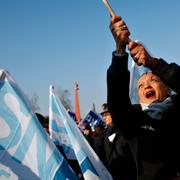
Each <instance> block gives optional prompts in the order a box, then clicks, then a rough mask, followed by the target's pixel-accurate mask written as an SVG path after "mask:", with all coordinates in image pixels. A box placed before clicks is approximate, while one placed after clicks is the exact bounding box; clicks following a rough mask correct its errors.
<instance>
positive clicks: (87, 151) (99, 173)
mask: <svg viewBox="0 0 180 180" xmlns="http://www.w3.org/2000/svg"><path fill="white" fill-rule="evenodd" d="M50 91H51V92H50V95H51V96H52V97H51V100H52V101H53V103H52V104H53V107H51V108H52V111H53V113H55V114H57V116H59V117H60V118H59V119H60V120H62V121H63V123H64V126H65V128H66V131H67V133H68V135H69V139H70V142H71V144H72V147H73V149H74V152H75V155H76V158H77V160H78V162H79V166H80V168H81V171H82V173H83V176H84V179H85V180H92V179H93V180H112V176H111V175H110V173H109V172H108V170H107V169H106V168H105V166H104V165H103V163H102V162H101V161H100V159H99V158H98V156H97V155H96V153H95V152H94V150H93V149H92V148H91V146H90V145H89V143H88V142H87V140H86V139H85V138H84V136H83V134H82V133H81V131H80V130H79V128H78V126H77V124H76V123H75V122H74V120H72V118H71V117H70V115H69V114H68V112H67V111H66V109H65V108H64V106H63V105H62V103H61V101H60V100H59V98H57V96H56V95H55V92H54V91H53V89H52V88H50Z"/></svg>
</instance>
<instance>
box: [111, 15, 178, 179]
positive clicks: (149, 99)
mask: <svg viewBox="0 0 180 180" xmlns="http://www.w3.org/2000/svg"><path fill="white" fill-rule="evenodd" d="M110 30H111V32H112V35H113V37H114V40H115V43H116V49H115V51H114V52H113V53H112V63H111V65H110V66H109V68H108V70H107V102H108V108H109V111H110V114H111V116H112V120H113V124H114V126H115V127H116V128H117V130H118V132H120V134H121V136H122V137H123V139H124V143H125V144H126V145H127V147H128V151H129V150H130V152H131V153H132V155H133V156H132V161H134V164H135V173H133V174H134V175H133V177H132V178H131V180H173V179H175V178H176V177H177V174H178V173H179V170H180V140H179V131H180V125H179V122H178V121H179V119H180V113H179V111H180V96H179V93H180V83H179V82H180V66H178V65H177V64H175V63H169V64H168V63H167V62H166V61H164V60H163V59H161V58H160V59H158V58H154V57H152V56H151V55H150V54H149V53H148V51H147V50H146V48H145V47H144V46H143V45H142V44H140V43H136V42H133V41H131V40H130V39H129V35H130V32H129V29H128V27H127V26H126V23H125V22H124V20H123V19H122V18H121V17H118V16H115V17H112V19H111V22H110ZM127 47H128V49H129V53H130V55H131V56H132V58H133V60H134V61H135V62H136V63H137V65H139V66H144V67H146V68H149V70H150V72H147V73H145V74H143V75H142V76H141V77H140V79H139V80H138V83H137V89H138V96H139V104H135V105H133V104H132V103H131V100H130V98H129V81H130V72H129V70H128V56H129V55H128V53H127V51H126V48H127ZM172 90H173V91H174V92H175V93H172ZM119 149H121V151H122V152H123V153H124V154H126V153H127V149H123V148H122V147H119ZM129 168H130V167H129ZM119 171H120V170H119ZM129 173H132V172H131V170H130V169H129ZM124 179H128V178H126V177H124Z"/></svg>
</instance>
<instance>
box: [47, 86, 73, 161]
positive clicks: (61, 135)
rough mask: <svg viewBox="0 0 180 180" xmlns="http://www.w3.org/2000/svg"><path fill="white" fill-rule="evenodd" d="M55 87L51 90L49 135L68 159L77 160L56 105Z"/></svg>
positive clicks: (51, 87)
mask: <svg viewBox="0 0 180 180" xmlns="http://www.w3.org/2000/svg"><path fill="white" fill-rule="evenodd" d="M52 93H53V86H50V90H49V133H50V137H51V139H52V140H53V142H54V143H55V144H56V145H59V146H61V147H62V150H63V151H64V153H65V155H66V158H67V159H72V160H76V156H75V154H74V150H73V147H72V145H71V142H70V140H69V136H68V133H67V131H66V128H65V126H64V122H63V120H62V119H61V116H60V115H59V113H58V109H57V106H56V105H55V104H54V102H55V101H54V99H53V98H54V96H53V94H52Z"/></svg>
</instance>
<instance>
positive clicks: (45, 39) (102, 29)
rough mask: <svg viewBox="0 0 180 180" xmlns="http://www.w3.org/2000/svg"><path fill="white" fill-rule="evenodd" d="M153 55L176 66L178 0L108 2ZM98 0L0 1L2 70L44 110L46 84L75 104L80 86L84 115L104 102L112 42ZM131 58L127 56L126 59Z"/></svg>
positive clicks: (179, 43)
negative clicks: (67, 93)
mask: <svg viewBox="0 0 180 180" xmlns="http://www.w3.org/2000/svg"><path fill="white" fill-rule="evenodd" d="M109 3H110V4H111V6H112V7H113V9H114V11H115V12H116V14H117V15H120V16H121V17H122V18H123V19H124V20H125V21H126V24H127V25H128V27H129V30H130V31H131V39H134V40H135V39H138V40H140V41H142V42H143V43H144V44H145V45H146V47H147V48H148V49H149V50H150V52H151V53H152V54H153V55H154V56H155V57H158V58H159V57H161V58H164V59H165V60H167V62H175V63H177V64H180V59H179V57H180V35H179V32H180V20H179V18H180V1H179V0H166V1H164V0H151V1H143V0H140V1H135V0H126V1H125V0H109ZM109 22H110V17H109V13H108V11H107V9H106V7H105V6H104V4H103V2H102V0H15V1H14V0H1V1H0V68H2V69H6V70H8V71H9V72H10V73H11V75H12V76H13V78H14V79H15V80H16V82H17V83H18V84H19V86H20V87H21V89H22V90H23V91H24V92H25V93H26V94H27V95H29V96H32V95H33V94H34V93H36V94H37V95H38V97H39V99H38V104H39V106H40V108H41V113H42V114H44V115H47V114H48V96H49V85H50V84H52V85H54V86H55V88H56V89H58V88H60V89H67V90H69V92H70V98H71V101H72V105H73V106H74V81H75V80H76V81H78V84H79V103H80V111H81V116H82V118H83V117H84V116H85V115H86V113H87V112H88V111H89V109H90V108H91V107H92V104H93V103H94V104H95V106H96V110H97V111H100V106H101V104H102V103H104V102H105V101H106V94H107V91H106V70H107V68H108V66H109V64H110V62H111V53H112V51H113V50H114V48H115V43H114V40H113V38H112V35H111V33H110V31H109ZM129 62H131V59H130V61H129Z"/></svg>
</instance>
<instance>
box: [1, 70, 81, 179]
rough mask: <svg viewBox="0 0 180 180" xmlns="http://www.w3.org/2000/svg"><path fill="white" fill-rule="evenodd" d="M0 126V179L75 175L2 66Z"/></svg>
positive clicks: (62, 177)
mask: <svg viewBox="0 0 180 180" xmlns="http://www.w3.org/2000/svg"><path fill="white" fill-rule="evenodd" d="M0 127H1V130H0V179H10V180H14V179H26V180H52V179H54V180H56V179H61V180H66V179H74V180H76V179H78V178H77V177H76V175H75V174H74V172H73V170H72V169H71V168H70V166H69V165H68V163H67V162H66V161H65V160H64V158H63V156H62V155H61V154H60V152H59V151H58V149H57V148H56V146H55V145H54V143H53V142H52V141H51V139H50V138H49V136H48V135H47V133H46V132H45V130H44V129H43V127H42V126H41V124H40V122H39V121H38V119H37V116H36V115H35V113H34V112H33V110H32V106H31V105H30V103H29V101H28V99H27V98H26V96H25V95H24V93H23V92H22V91H21V89H20V88H19V87H18V85H17V83H16V82H15V81H14V80H13V78H12V77H11V75H10V74H9V73H8V72H7V71H5V70H0Z"/></svg>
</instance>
